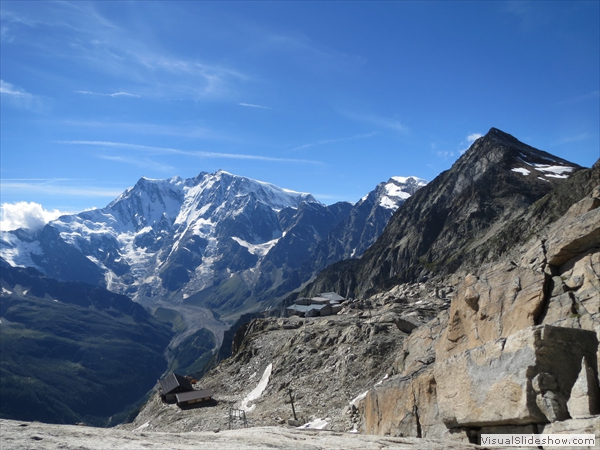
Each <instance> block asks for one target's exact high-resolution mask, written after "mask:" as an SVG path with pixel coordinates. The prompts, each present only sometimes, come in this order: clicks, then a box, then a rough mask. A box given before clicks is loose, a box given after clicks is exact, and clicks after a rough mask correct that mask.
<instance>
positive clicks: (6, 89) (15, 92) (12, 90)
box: [0, 80, 33, 98]
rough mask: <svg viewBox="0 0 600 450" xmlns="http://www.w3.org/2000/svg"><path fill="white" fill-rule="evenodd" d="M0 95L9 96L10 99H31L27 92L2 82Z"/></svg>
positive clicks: (0, 81)
mask: <svg viewBox="0 0 600 450" xmlns="http://www.w3.org/2000/svg"><path fill="white" fill-rule="evenodd" d="M0 94H3V95H10V96H12V97H27V98H31V97H33V96H32V95H31V94H29V93H28V92H25V91H24V90H23V89H21V88H18V87H16V86H15V85H14V84H10V83H7V82H6V81H4V80H0Z"/></svg>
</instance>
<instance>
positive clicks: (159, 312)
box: [152, 306, 186, 333]
mask: <svg viewBox="0 0 600 450" xmlns="http://www.w3.org/2000/svg"><path fill="white" fill-rule="evenodd" d="M152 314H153V315H154V317H156V319H157V320H159V321H161V322H164V323H168V324H169V325H171V330H172V331H173V332H174V333H179V332H181V331H183V330H185V328H186V325H185V321H184V320H183V317H181V314H179V313H178V312H177V311H175V310H174V309H169V308H163V307H162V306H159V307H158V308H156V309H155V310H154V312H153V313H152Z"/></svg>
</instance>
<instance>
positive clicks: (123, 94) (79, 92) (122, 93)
mask: <svg viewBox="0 0 600 450" xmlns="http://www.w3.org/2000/svg"><path fill="white" fill-rule="evenodd" d="M75 92H76V93H77V94H86V95H100V96H102V97H138V98H139V97H141V95H137V94H131V93H129V92H123V91H119V92H113V93H112V94H104V93H102V92H92V91H75Z"/></svg>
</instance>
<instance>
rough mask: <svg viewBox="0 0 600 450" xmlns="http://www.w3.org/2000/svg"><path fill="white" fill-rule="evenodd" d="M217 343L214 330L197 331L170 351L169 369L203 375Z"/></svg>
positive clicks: (184, 373)
mask: <svg viewBox="0 0 600 450" xmlns="http://www.w3.org/2000/svg"><path fill="white" fill-rule="evenodd" d="M216 345H217V341H216V339H215V335H214V334H213V333H212V332H210V331H209V330H207V329H205V328H202V329H200V330H198V331H196V332H195V333H194V334H192V335H191V336H189V337H188V338H186V339H184V340H183V341H182V342H181V343H180V344H179V345H178V346H177V347H176V348H174V349H172V350H171V351H170V360H171V364H170V367H169V369H170V370H172V371H174V372H177V373H180V374H182V375H194V376H200V375H202V374H203V373H204V368H205V366H206V364H207V363H208V361H210V359H211V358H212V356H213V349H215V347H216Z"/></svg>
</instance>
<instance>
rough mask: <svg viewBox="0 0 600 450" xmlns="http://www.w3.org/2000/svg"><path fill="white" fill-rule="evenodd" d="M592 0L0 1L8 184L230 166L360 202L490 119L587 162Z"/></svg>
mask: <svg viewBox="0 0 600 450" xmlns="http://www.w3.org/2000/svg"><path fill="white" fill-rule="evenodd" d="M599 5H600V2H598V1H589V2H583V1H570V2H559V1H548V2H545V1H531V2H474V1H471V2H452V1H444V2H426V1H417V2H409V1H401V2H392V1H386V2H250V1H246V2H193V1H183V2H177V1H169V2H160V1H152V2H141V1H111V2H90V3H88V2H33V1H27V2H24V1H18V2H12V1H6V0H3V1H2V2H1V4H0V8H1V21H2V22H1V31H2V41H1V73H0V75H1V76H0V78H1V80H2V84H1V92H2V94H1V114H2V115H1V142H0V144H1V156H0V157H1V160H0V162H1V172H0V175H1V182H2V185H1V195H2V199H1V201H2V203H3V204H6V203H8V204H13V203H15V202H35V203H37V204H39V205H42V207H43V208H45V209H46V210H54V209H56V210H60V211H67V212H78V211H81V210H83V209H85V208H90V207H103V206H105V205H107V204H108V203H109V202H110V201H111V200H112V199H114V198H115V197H116V196H117V195H118V194H119V193H121V192H122V191H123V190H125V189H126V188H127V187H129V186H132V185H134V184H135V182H136V181H137V180H138V179H139V178H140V177H141V176H146V177H149V178H169V177H171V176H174V175H180V176H182V177H184V178H187V177H193V176H195V175H197V174H198V173H199V172H201V171H207V172H214V171H216V170H218V169H224V170H227V171H229V172H231V173H235V174H239V175H244V176H248V177H251V178H255V179H258V180H263V181H268V182H271V183H274V184H277V185H279V186H282V187H286V188H290V189H294V190H298V191H303V192H311V193H312V194H313V195H314V196H315V197H316V198H317V199H319V200H321V201H322V202H324V203H333V202H336V201H340V200H348V201H357V200H358V199H359V198H360V197H362V196H363V195H364V194H366V193H367V192H368V191H370V190H371V189H373V188H374V187H375V186H376V184H377V183H379V182H381V181H386V180H387V179H388V178H390V177H391V176H394V175H400V176H407V175H415V176H418V177H421V178H425V179H427V180H432V179H433V178H434V177H435V176H437V175H438V174H439V173H440V172H442V171H443V170H446V169H448V168H449V167H450V166H451V165H452V163H453V162H454V161H455V160H456V159H457V158H458V157H459V156H460V154H461V151H464V149H466V148H467V147H468V145H469V144H470V142H471V141H472V139H473V138H474V137H475V136H477V135H479V134H485V133H486V132H487V131H488V130H489V128H490V127H497V128H500V129H502V130H504V131H506V132H508V133H510V134H512V135H514V136H515V137H517V138H519V139H520V140H522V141H524V142H527V143H528V144H530V145H533V146H535V147H537V148H540V149H543V150H546V151H549V152H551V153H553V154H556V155H558V156H561V157H563V158H566V159H568V160H570V161H573V162H576V163H578V164H580V165H583V166H588V167H589V166H591V165H592V164H593V163H594V162H595V161H596V160H597V159H598V157H599V156H600V154H599V152H600V150H599V148H600V140H599V123H600V117H599V109H600V108H599V104H600V98H599V90H600V86H599V84H600V81H599V80H600V75H599V70H600V69H599V68H600V60H599V59H600V57H599V55H600V45H599V43H600V31H599V23H600V20H599V17H600V12H599Z"/></svg>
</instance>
